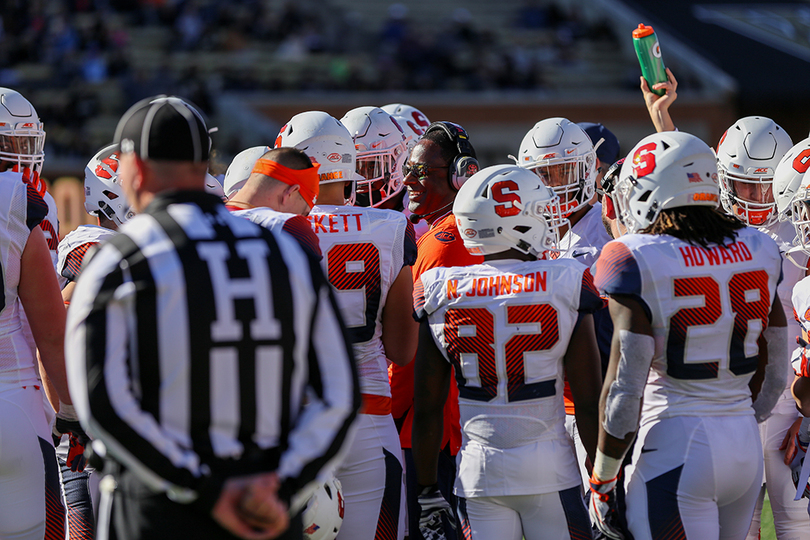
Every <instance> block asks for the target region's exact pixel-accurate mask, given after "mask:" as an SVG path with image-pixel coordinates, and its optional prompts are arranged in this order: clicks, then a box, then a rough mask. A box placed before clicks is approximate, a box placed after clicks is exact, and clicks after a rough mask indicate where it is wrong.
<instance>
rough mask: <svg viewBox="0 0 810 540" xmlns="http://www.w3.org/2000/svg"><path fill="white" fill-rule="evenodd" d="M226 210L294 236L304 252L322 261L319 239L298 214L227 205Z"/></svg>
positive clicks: (257, 223)
mask: <svg viewBox="0 0 810 540" xmlns="http://www.w3.org/2000/svg"><path fill="white" fill-rule="evenodd" d="M225 208H227V209H228V210H230V211H231V212H232V213H233V215H235V216H242V217H243V218H246V219H249V220H250V221H252V222H253V223H255V224H256V225H261V226H262V227H265V228H267V229H270V230H275V231H284V232H286V233H288V234H290V235H292V236H293V238H295V239H296V240H298V243H299V244H301V247H302V248H304V251H306V252H307V253H309V254H311V255H313V256H315V257H316V258H317V259H319V260H320V259H321V257H322V255H321V248H320V246H319V245H318V237H317V236H316V235H315V234H314V233H313V232H312V228H311V227H310V226H309V222H308V221H307V218H305V217H304V216H299V215H298V214H289V213H287V212H277V211H275V210H273V209H272V208H267V207H256V208H248V209H245V210H243V209H238V208H236V207H233V206H228V205H225Z"/></svg>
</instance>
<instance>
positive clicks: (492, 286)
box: [447, 271, 546, 300]
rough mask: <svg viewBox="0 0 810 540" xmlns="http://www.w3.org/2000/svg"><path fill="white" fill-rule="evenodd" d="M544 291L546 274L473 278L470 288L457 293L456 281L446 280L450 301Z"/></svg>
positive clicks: (532, 273)
mask: <svg viewBox="0 0 810 540" xmlns="http://www.w3.org/2000/svg"><path fill="white" fill-rule="evenodd" d="M535 291H543V292H545V291H546V272H545V271H543V272H531V273H528V274H508V275H501V276H489V277H481V278H473V279H472V281H471V282H470V288H469V289H467V290H466V291H465V290H462V291H461V292H459V291H458V280H457V279H448V280H447V298H448V299H449V300H452V299H453V298H458V297H460V296H461V295H462V294H464V295H465V296H500V295H503V294H520V293H531V292H535Z"/></svg>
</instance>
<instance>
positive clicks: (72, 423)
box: [53, 403, 90, 472]
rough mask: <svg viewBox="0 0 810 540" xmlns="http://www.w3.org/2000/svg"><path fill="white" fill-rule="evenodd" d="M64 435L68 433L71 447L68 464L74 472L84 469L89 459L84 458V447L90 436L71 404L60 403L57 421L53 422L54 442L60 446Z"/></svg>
mask: <svg viewBox="0 0 810 540" xmlns="http://www.w3.org/2000/svg"><path fill="white" fill-rule="evenodd" d="M62 435H68V437H69V439H70V448H69V449H68V455H67V460H66V461H67V465H68V467H70V470H71V471H73V472H81V471H83V470H84V467H85V465H86V464H87V460H86V459H85V458H84V448H85V446H87V444H88V443H89V442H90V437H88V436H87V433H85V432H84V429H83V428H82V426H81V424H79V420H78V419H77V417H76V412H75V411H74V409H73V407H72V406H70V405H65V404H64V403H60V404H59V412H58V413H56V421H55V422H54V424H53V443H54V446H59V442H60V441H61V439H62Z"/></svg>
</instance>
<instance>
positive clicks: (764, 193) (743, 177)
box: [717, 116, 793, 227]
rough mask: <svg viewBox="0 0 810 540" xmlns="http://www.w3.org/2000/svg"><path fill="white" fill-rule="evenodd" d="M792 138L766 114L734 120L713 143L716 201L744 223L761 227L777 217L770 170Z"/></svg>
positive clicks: (774, 167)
mask: <svg viewBox="0 0 810 540" xmlns="http://www.w3.org/2000/svg"><path fill="white" fill-rule="evenodd" d="M791 146H793V141H791V140H790V136H789V135H788V134H787V133H785V130H784V129H782V128H781V127H779V125H777V124H776V123H775V122H774V121H773V120H771V119H770V118H765V117H762V116H747V117H745V118H741V119H739V120H737V121H736V122H734V125H733V126H731V127H730V128H728V130H726V132H725V133H724V134H723V137H722V138H721V139H720V143H719V144H718V145H717V175H718V178H719V179H720V202H721V203H722V204H723V208H724V209H725V211H726V212H728V213H729V214H731V215H732V216H734V217H736V218H737V219H739V220H740V221H742V222H743V223H745V224H746V225H753V226H755V227H763V226H767V225H770V224H772V223H773V222H775V221H776V219H777V213H776V211H775V210H776V201H775V200H774V194H773V174H774V171H775V170H776V166H777V165H778V164H779V160H780V159H782V156H784V155H785V152H787V151H788V150H789V149H790V147H791Z"/></svg>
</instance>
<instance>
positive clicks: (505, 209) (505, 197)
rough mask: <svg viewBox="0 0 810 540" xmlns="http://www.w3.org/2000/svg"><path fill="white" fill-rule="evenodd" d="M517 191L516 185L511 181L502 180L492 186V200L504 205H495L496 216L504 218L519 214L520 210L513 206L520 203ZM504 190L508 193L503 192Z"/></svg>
mask: <svg viewBox="0 0 810 540" xmlns="http://www.w3.org/2000/svg"><path fill="white" fill-rule="evenodd" d="M519 189H520V188H519V187H518V185H517V183H515V181H513V180H503V181H501V182H496V183H495V184H493V185H492V188H491V190H492V199H493V200H495V201H497V202H499V203H504V204H496V205H495V213H496V214H498V215H499V216H500V217H502V218H505V217H509V216H516V215H518V214H519V213H520V208H518V207H517V205H516V204H515V203H520V202H522V201H521V200H520V195H518V194H517V193H516V192H517V191H518V190H519ZM504 190H509V191H507V192H504Z"/></svg>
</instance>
